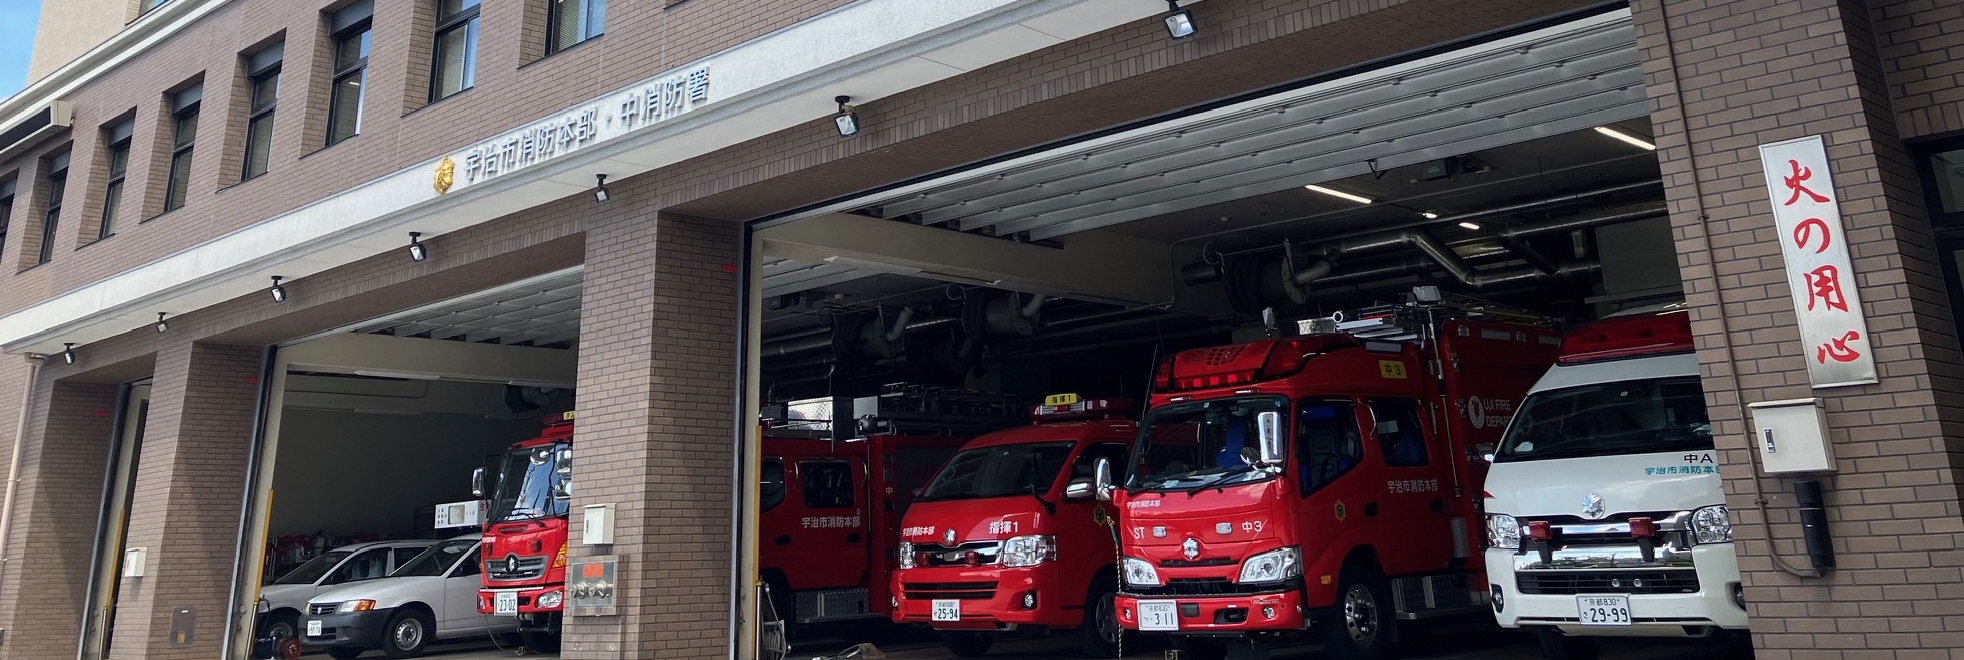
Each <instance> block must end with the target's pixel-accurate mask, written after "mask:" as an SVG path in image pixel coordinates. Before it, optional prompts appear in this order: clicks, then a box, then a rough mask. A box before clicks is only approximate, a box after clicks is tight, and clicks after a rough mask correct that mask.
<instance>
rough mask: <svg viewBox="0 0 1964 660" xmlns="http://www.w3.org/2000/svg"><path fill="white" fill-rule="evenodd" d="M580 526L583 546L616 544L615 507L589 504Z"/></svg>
mask: <svg viewBox="0 0 1964 660" xmlns="http://www.w3.org/2000/svg"><path fill="white" fill-rule="evenodd" d="M584 514H585V515H584V518H583V519H582V523H581V526H580V544H581V545H613V544H614V505H612V504H588V505H586V508H585V509H584Z"/></svg>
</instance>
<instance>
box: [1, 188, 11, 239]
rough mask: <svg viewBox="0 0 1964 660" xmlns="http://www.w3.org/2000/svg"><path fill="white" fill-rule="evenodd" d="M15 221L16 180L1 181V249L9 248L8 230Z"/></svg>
mask: <svg viewBox="0 0 1964 660" xmlns="http://www.w3.org/2000/svg"><path fill="white" fill-rule="evenodd" d="M13 223H14V180H13V179H8V180H6V181H0V251H4V250H6V249H7V230H8V229H10V228H11V227H10V226H11V225H12V224H13Z"/></svg>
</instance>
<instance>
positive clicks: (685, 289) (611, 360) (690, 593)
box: [562, 200, 741, 660]
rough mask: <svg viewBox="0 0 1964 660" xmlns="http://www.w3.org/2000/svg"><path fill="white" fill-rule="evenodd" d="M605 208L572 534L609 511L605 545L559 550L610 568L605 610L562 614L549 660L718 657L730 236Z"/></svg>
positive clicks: (725, 511)
mask: <svg viewBox="0 0 1964 660" xmlns="http://www.w3.org/2000/svg"><path fill="white" fill-rule="evenodd" d="M623 201H624V200H623ZM607 210H608V211H609V212H610V215H609V216H599V217H595V218H593V219H592V220H590V221H589V224H588V229H587V237H586V240H587V243H586V245H587V248H586V250H587V252H586V275H585V283H584V289H585V290H584V293H583V299H582V309H581V311H580V375H579V418H578V422H577V424H578V427H577V428H578V431H577V436H576V440H575V450H574V452H573V455H574V462H573V465H574V468H573V469H574V483H575V487H574V489H573V494H574V499H573V529H576V530H577V529H580V526H581V524H582V520H581V515H580V511H581V507H582V506H585V505H588V504H601V503H610V504H613V505H614V506H615V511H616V513H615V520H616V526H615V530H614V541H615V542H614V544H613V545H612V546H608V547H591V548H589V547H581V546H580V543H579V542H580V539H579V538H578V534H575V535H574V538H573V539H572V543H571V545H572V547H571V548H570V549H569V550H568V553H569V555H570V556H573V557H581V556H591V555H603V554H609V555H616V556H619V557H620V558H621V561H622V576H623V577H622V578H621V579H620V585H621V589H620V593H619V596H618V598H619V604H620V614H619V615H617V616H608V617H578V618H575V617H569V618H568V619H567V622H566V623H567V625H566V632H565V636H564V638H563V646H562V648H563V651H564V654H565V655H564V657H566V658H568V659H569V660H585V659H601V658H606V659H626V658H656V657H658V658H722V657H726V656H727V654H728V653H729V650H728V645H729V641H730V633H729V630H730V620H729V616H728V613H729V609H730V592H731V587H730V572H731V565H730V558H731V530H732V525H731V520H730V512H731V497H732V480H733V477H732V475H733V473H734V470H733V466H734V464H735V447H734V446H733V444H732V442H731V438H732V422H733V420H734V418H735V416H734V413H733V411H734V406H735V402H736V401H735V399H736V392H735V388H734V387H733V383H734V379H735V376H736V373H737V325H736V324H737V308H738V300H739V297H738V296H739V294H740V293H741V291H740V289H739V285H740V281H739V278H738V276H737V274H736V272H735V271H736V267H735V266H736V259H737V253H738V248H739V247H740V243H739V241H740V240H741V239H740V238H739V235H738V234H739V232H738V227H737V226H736V225H735V224H734V223H722V222H717V221H709V220H696V219H689V218H681V217H675V216H670V215H666V214H657V213H656V212H655V211H654V210H653V209H651V208H644V207H628V206H625V205H623V206H622V208H619V209H607Z"/></svg>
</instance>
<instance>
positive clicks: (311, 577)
mask: <svg viewBox="0 0 1964 660" xmlns="http://www.w3.org/2000/svg"><path fill="white" fill-rule="evenodd" d="M350 554H353V553H350V552H348V551H345V550H330V551H328V552H327V553H325V554H322V555H321V556H319V557H315V558H313V559H310V560H308V561H307V563H305V564H301V565H300V567H299V568H296V569H293V570H291V571H287V574H286V575H282V576H280V579H278V580H274V581H273V584H313V583H314V582H316V581H319V580H320V579H321V576H323V575H327V571H328V570H329V569H332V568H334V565H335V564H339V563H341V560H343V559H347V558H348V555H350Z"/></svg>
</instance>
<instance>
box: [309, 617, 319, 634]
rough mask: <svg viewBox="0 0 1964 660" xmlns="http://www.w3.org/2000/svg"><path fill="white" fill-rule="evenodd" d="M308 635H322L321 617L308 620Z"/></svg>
mask: <svg viewBox="0 0 1964 660" xmlns="http://www.w3.org/2000/svg"><path fill="white" fill-rule="evenodd" d="M307 636H308V637H319V636H321V621H320V619H314V620H312V621H308V622H307Z"/></svg>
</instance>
